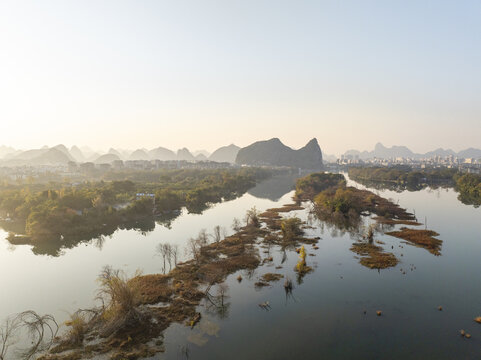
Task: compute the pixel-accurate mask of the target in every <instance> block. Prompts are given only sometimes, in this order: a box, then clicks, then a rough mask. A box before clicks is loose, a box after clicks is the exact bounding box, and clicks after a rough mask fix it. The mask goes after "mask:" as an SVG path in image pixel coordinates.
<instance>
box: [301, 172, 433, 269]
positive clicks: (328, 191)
mask: <svg viewBox="0 0 481 360" xmlns="http://www.w3.org/2000/svg"><path fill="white" fill-rule="evenodd" d="M340 176H342V175H340ZM332 179H334V177H333V174H316V175H315V176H312V175H310V176H309V177H306V178H304V179H300V180H299V181H298V183H297V191H298V193H299V194H300V195H299V196H298V197H297V198H305V197H306V196H308V197H309V199H310V200H311V202H312V204H313V211H314V213H315V215H316V216H317V217H318V218H319V219H321V220H322V221H325V222H326V223H329V224H333V225H334V226H336V227H338V228H340V229H349V230H350V231H351V232H352V234H357V237H358V239H359V240H358V241H357V242H356V243H354V244H353V245H352V247H351V249H350V250H351V251H352V252H354V253H355V254H357V255H358V256H360V263H361V264H362V265H363V266H366V267H369V268H372V269H385V268H389V267H393V266H396V265H397V264H398V262H399V260H398V259H397V258H396V256H395V255H394V254H393V253H390V252H387V251H385V250H384V249H383V248H382V246H379V245H376V244H374V237H375V233H376V231H380V230H379V228H381V229H383V227H384V226H388V227H391V228H392V227H394V226H395V225H400V224H402V225H410V226H419V225H421V224H420V223H419V222H418V221H417V219H416V217H415V216H414V214H412V213H409V212H407V211H406V209H403V208H401V207H400V206H399V205H398V204H395V203H394V202H393V201H391V200H388V199H385V198H383V197H381V196H379V195H376V194H374V193H373V192H371V191H368V190H360V189H357V188H355V187H352V186H347V185H346V182H345V181H343V176H342V179H340V180H338V181H332ZM313 189H321V190H320V191H319V192H318V193H317V194H316V193H315V191H314V190H313ZM363 218H366V219H367V218H371V219H372V220H374V221H376V224H379V225H381V226H378V225H375V224H370V225H369V226H367V227H364V226H363ZM366 229H367V230H366ZM386 234H387V235H391V236H394V237H397V238H402V239H404V240H406V241H408V243H410V244H413V245H416V246H419V247H423V248H426V249H427V250H428V251H430V252H431V253H432V254H434V255H440V249H441V245H442V240H439V239H436V238H434V236H437V235H438V234H437V233H435V232H434V231H431V230H427V229H426V230H419V229H412V228H407V227H403V228H401V230H400V231H391V232H386Z"/></svg>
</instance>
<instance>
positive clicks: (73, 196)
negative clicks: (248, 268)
mask: <svg viewBox="0 0 481 360" xmlns="http://www.w3.org/2000/svg"><path fill="white" fill-rule="evenodd" d="M271 174H272V171H271V170H267V169H257V168H245V169H234V170H192V169H182V170H164V171H162V172H159V173H155V174H148V176H147V174H145V172H142V173H141V174H137V175H135V173H129V179H124V180H112V181H100V182H85V183H80V184H74V185H72V184H71V185H69V186H66V185H65V184H60V183H50V184H32V185H23V186H16V185H8V184H6V185H4V186H2V187H0V211H1V213H2V214H3V216H2V217H3V219H4V221H2V226H3V227H4V228H5V229H6V230H7V231H11V232H12V233H13V234H21V235H25V236H22V237H18V236H14V235H13V234H12V236H10V237H9V239H10V240H11V242H12V243H14V244H20V243H22V244H23V243H31V244H33V245H35V246H38V247H40V248H42V246H43V247H44V248H45V249H46V250H47V252H50V251H51V250H55V249H56V250H57V251H58V249H59V246H60V245H62V246H69V245H74V244H76V243H77V242H78V241H81V240H89V239H92V238H96V237H99V236H102V235H110V234H112V233H113V232H114V231H115V230H116V229H117V228H128V229H130V228H137V227H140V228H139V229H140V230H141V231H150V230H152V229H153V228H154V227H155V220H156V219H157V218H158V217H159V218H162V217H165V216H167V217H175V216H176V215H177V214H178V213H179V212H180V210H181V209H182V208H184V207H185V208H186V209H187V210H188V211H189V212H194V213H198V212H201V211H202V210H204V209H205V208H206V207H208V206H209V204H212V203H216V202H221V201H223V200H225V199H232V198H235V197H237V196H240V195H241V194H243V193H244V192H246V191H247V190H248V189H249V188H251V187H252V186H254V185H255V184H256V182H257V181H259V180H262V179H265V178H267V177H269V176H271ZM117 176H118V175H117ZM134 180H135V181H134ZM45 244H48V246H45ZM40 252H41V250H40Z"/></svg>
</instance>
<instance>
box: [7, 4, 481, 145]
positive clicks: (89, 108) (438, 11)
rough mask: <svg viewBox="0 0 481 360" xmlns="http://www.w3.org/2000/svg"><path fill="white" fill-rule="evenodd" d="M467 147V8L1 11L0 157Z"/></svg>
mask: <svg viewBox="0 0 481 360" xmlns="http://www.w3.org/2000/svg"><path fill="white" fill-rule="evenodd" d="M271 137H279V138H281V140H282V141H283V142H285V143H286V144H287V145H290V146H292V147H296V148H297V147H300V146H302V145H304V143H306V142H307V141H308V140H309V139H310V138H312V137H317V138H318V139H319V142H320V145H321V147H322V149H323V150H324V151H326V152H328V153H337V154H339V153H341V152H343V151H345V150H347V149H349V148H358V149H360V150H364V149H372V148H373V147H374V144H375V143H376V142H377V141H382V142H383V143H384V144H385V145H389V146H390V145H396V144H397V145H407V146H409V147H411V148H412V150H414V151H419V152H424V151H428V150H431V149H433V148H437V147H451V148H453V149H454V150H460V149H462V148H466V147H469V146H472V147H481V1H479V0H476V1H452V0H450V1H442V0H432V1H427V0H426V1H422V0H412V1H405V0H403V1H401V0H399V1H394V0H393V1H386V0H379V1H370V0H363V1H360V0H353V1H344V0H343V1H341V0H335V1H334V0H332V1H299V0H296V1H294V0H291V1H283V0H271V1H262V0H252V1H250V0H238V1H229V0H218V1H206V0H202V1H200V0H192V1H184V0H171V1H161V0H157V1H146V0H142V1H138V0H137V1H134V0H132V1H120V0H112V1H105V0H102V1H98V0H92V1H87V0H78V1H69V0H59V1H50V0H42V1H22V0H12V1H9V0H2V1H1V2H0V144H6V145H11V146H14V147H17V148H27V147H40V146H42V145H45V144H47V145H56V144H58V143H64V144H66V145H68V146H71V145H73V144H78V145H89V146H92V147H94V148H99V149H108V148H109V147H110V146H114V147H120V148H141V147H146V148H153V147H156V146H165V147H169V148H172V149H177V148H179V147H183V146H188V147H189V148H191V149H192V150H195V149H204V148H205V149H207V150H214V149H215V148H217V147H219V146H222V145H227V144H230V143H235V144H237V145H240V146H245V145H248V144H249V143H251V142H253V141H256V140H260V139H266V138H271Z"/></svg>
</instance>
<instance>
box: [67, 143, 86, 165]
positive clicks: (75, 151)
mask: <svg viewBox="0 0 481 360" xmlns="http://www.w3.org/2000/svg"><path fill="white" fill-rule="evenodd" d="M70 155H72V157H73V158H74V160H75V161H77V162H84V161H85V155H84V154H83V152H82V150H80V149H79V148H78V147H77V146H75V145H74V146H72V147H71V148H70Z"/></svg>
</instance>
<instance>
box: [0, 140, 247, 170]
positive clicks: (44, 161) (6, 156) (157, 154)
mask: <svg viewBox="0 0 481 360" xmlns="http://www.w3.org/2000/svg"><path fill="white" fill-rule="evenodd" d="M239 149H240V148H239V147H238V146H236V145H229V146H224V147H221V148H219V149H217V150H216V151H214V153H212V155H211V154H209V153H208V152H207V151H206V150H199V151H195V152H194V153H192V152H190V151H189V150H188V149H187V148H182V149H179V150H178V151H177V152H174V151H172V150H169V149H166V148H163V147H158V148H155V149H152V150H147V149H137V150H134V151H128V150H120V149H114V148H110V149H109V151H108V152H107V153H98V152H95V151H93V150H92V149H90V148H88V147H82V148H79V147H78V146H72V147H71V148H70V149H67V147H65V146H64V145H61V144H60V145H57V146H54V147H47V146H44V147H42V148H40V149H30V150H16V149H14V148H12V147H7V146H0V166H25V165H26V166H41V165H65V164H67V163H68V162H70V161H75V162H78V163H83V162H93V163H95V164H108V163H112V162H113V161H115V160H124V161H125V160H161V161H168V160H187V161H216V162H229V163H234V162H235V158H236V156H237V153H238V151H239Z"/></svg>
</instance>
